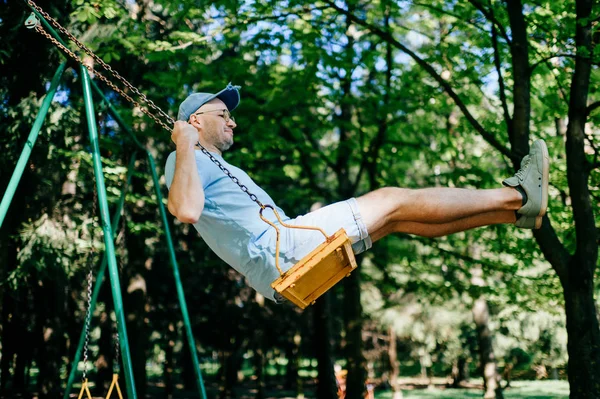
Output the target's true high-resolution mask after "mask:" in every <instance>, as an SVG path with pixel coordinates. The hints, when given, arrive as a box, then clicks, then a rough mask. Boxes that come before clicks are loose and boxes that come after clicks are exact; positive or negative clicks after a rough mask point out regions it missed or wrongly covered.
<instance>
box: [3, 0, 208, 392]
mask: <svg viewBox="0 0 600 399" xmlns="http://www.w3.org/2000/svg"><path fill="white" fill-rule="evenodd" d="M26 4H27V3H26ZM27 6H28V7H29V8H31V10H32V12H33V13H34V14H35V15H36V16H37V18H38V19H39V20H40V21H41V23H42V24H44V27H45V28H46V29H47V31H48V32H49V33H50V34H51V35H52V36H53V37H54V38H56V39H57V40H58V41H59V42H61V43H62V44H64V42H63V40H62V39H61V37H60V36H59V35H58V33H57V32H56V31H55V30H54V29H53V27H52V26H50V24H49V23H48V22H47V21H46V20H45V19H44V18H43V17H42V16H41V15H40V14H39V13H38V12H37V11H36V10H35V9H33V8H32V7H31V6H29V5H28V4H27ZM66 67H67V61H65V62H63V63H62V64H60V66H59V67H58V69H57V70H56V72H55V74H54V76H53V78H52V82H51V84H50V88H49V89H48V92H47V93H46V96H45V97H44V100H43V102H42V105H41V106H40V109H39V111H38V114H37V116H36V118H35V121H34V124H33V126H32V128H31V130H30V133H29V136H28V138H27V142H26V143H25V145H24V146H23V150H22V152H21V155H20V157H19V160H18V162H17V164H16V166H15V169H14V171H13V174H12V176H11V179H10V182H9V184H8V186H7V189H6V191H5V192H4V194H3V197H2V202H1V203H0V228H1V227H2V223H3V222H4V218H5V217H6V214H7V212H8V208H9V207H10V204H11V202H12V200H13V197H14V194H15V192H16V189H17V187H18V185H19V182H20V180H21V177H22V175H23V171H24V169H25V167H26V165H27V163H28V161H29V157H30V155H31V152H32V150H33V147H34V146H35V142H36V140H37V137H38V135H39V132H40V130H41V128H42V126H43V123H44V120H45V118H46V115H47V113H48V110H49V108H50V104H51V103H52V99H53V98H54V95H55V93H56V91H57V89H58V86H59V83H60V80H61V78H62V75H63V73H64V71H65V69H66ZM79 69H80V79H81V83H82V86H83V95H84V104H85V112H86V117H87V127H88V132H89V139H90V143H91V144H92V159H93V166H94V176H95V182H96V189H97V193H98V207H99V210H100V218H101V222H102V231H103V236H104V245H105V251H104V255H103V259H102V263H101V266H100V269H99V271H98V274H97V276H96V284H95V286H94V290H93V294H92V298H91V301H90V310H89V312H90V313H93V310H94V308H95V305H96V301H97V299H98V295H99V293H100V288H101V286H102V283H103V280H104V275H105V273H106V269H107V268H108V273H109V279H110V284H111V291H112V297H113V302H114V311H115V315H116V319H117V330H118V334H119V345H120V347H121V358H122V364H123V371H124V374H125V385H126V390H127V397H128V398H130V399H137V393H136V389H135V382H134V378H133V368H132V364H131V357H130V351H129V341H128V338H127V330H126V327H125V311H124V308H123V299H122V296H121V289H120V282H119V271H118V267H117V260H116V255H115V245H114V231H115V230H116V227H117V226H118V225H119V220H120V216H121V211H122V209H123V205H124V203H125V194H126V189H127V187H128V186H129V183H130V181H131V176H132V174H133V171H134V165H135V161H136V159H137V151H136V152H134V153H133V154H132V156H131V159H130V162H129V167H128V170H127V177H126V184H125V188H124V189H123V190H121V197H120V199H119V202H118V204H117V208H116V209H115V212H114V214H113V218H112V221H111V219H110V215H109V211H108V202H107V196H106V185H105V183H104V175H103V172H102V159H101V157H100V146H99V142H98V129H97V123H96V116H95V111H94V101H93V98H92V90H93V91H95V92H96V94H97V95H98V97H99V98H100V99H101V100H102V102H104V103H105V104H106V106H107V108H108V112H109V114H110V115H111V116H112V118H113V119H114V120H115V121H116V122H117V124H118V125H119V127H120V128H121V129H123V130H124V131H125V133H127V136H128V137H129V138H130V139H131V140H132V142H133V143H134V144H135V145H136V147H137V148H138V151H141V152H143V153H145V154H146V157H147V160H148V164H149V166H150V172H151V175H152V180H153V183H154V191H155V195H156V201H157V205H158V208H159V211H160V215H161V220H162V224H163V228H164V233H165V239H166V242H167V247H168V250H169V258H170V263H171V266H172V269H173V275H174V278H175V285H176V289H177V297H178V300H179V306H180V308H181V313H182V317H183V322H184V328H185V332H186V338H187V343H188V348H189V350H190V353H191V357H192V363H193V367H194V375H195V380H196V387H197V390H198V394H199V396H200V398H202V399H206V390H205V387H204V381H203V379H202V373H201V370H200V363H199V361H198V354H197V350H196V344H195V341H194V337H193V334H192V327H191V323H190V319H189V314H188V310H187V304H186V301H185V296H184V292H183V286H182V284H181V278H180V274H179V266H178V263H177V258H176V256H175V248H174V245H173V240H172V237H171V231H170V229H169V224H168V221H167V214H166V211H165V206H164V204H163V196H162V193H161V189H160V184H159V180H158V175H157V173H156V164H155V162H154V157H153V156H152V154H151V153H150V151H149V150H148V149H147V148H145V147H144V146H143V145H142V144H141V143H140V142H139V141H138V140H137V138H136V136H135V134H134V133H133V131H132V130H131V129H130V128H129V126H127V124H126V123H125V122H124V121H123V118H121V116H120V114H119V113H118V111H117V110H116V108H115V107H114V106H113V105H112V104H111V102H110V101H109V100H108V98H107V97H106V96H105V95H104V93H103V92H102V90H101V89H100V88H99V87H98V86H97V85H96V83H95V82H94V81H92V80H91V79H90V77H89V74H88V71H87V70H86V68H85V67H84V66H82V65H80V66H79ZM84 342H85V328H83V329H82V332H81V336H80V339H79V344H78V348H77V351H76V354H75V357H74V359H73V362H72V367H71V372H70V374H69V379H68V381H67V386H66V388H65V393H64V396H63V398H64V399H68V398H69V394H70V392H71V389H72V386H73V383H74V381H75V377H76V374H77V372H78V370H77V369H78V367H77V365H78V364H79V361H80V358H81V353H82V351H83V346H84ZM117 361H119V360H118V359H117Z"/></svg>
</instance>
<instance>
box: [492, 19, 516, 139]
mask: <svg viewBox="0 0 600 399" xmlns="http://www.w3.org/2000/svg"><path fill="white" fill-rule="evenodd" d="M492 46H493V47H494V65H495V66H496V72H497V73H498V90H499V92H500V101H501V102H502V110H503V111H504V121H505V122H506V126H507V128H508V136H509V137H512V135H513V126H512V118H511V116H510V112H509V111H508V101H507V100H506V88H505V86H504V78H503V77H502V68H501V61H500V50H499V49H498V35H497V32H496V27H495V25H493V24H492Z"/></svg>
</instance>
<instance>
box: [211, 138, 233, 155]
mask: <svg viewBox="0 0 600 399" xmlns="http://www.w3.org/2000/svg"><path fill="white" fill-rule="evenodd" d="M232 145H233V138H231V139H230V138H226V139H223V140H220V141H219V142H218V143H216V144H215V147H217V148H218V149H219V151H221V152H225V151H227V150H228V149H230V148H231V146H232Z"/></svg>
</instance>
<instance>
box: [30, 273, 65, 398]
mask: <svg viewBox="0 0 600 399" xmlns="http://www.w3.org/2000/svg"><path fill="white" fill-rule="evenodd" d="M65 284H66V278H65V276H64V275H63V274H62V269H55V273H54V275H53V276H50V277H49V278H46V279H45V281H44V282H43V283H42V284H41V285H40V286H39V287H38V288H37V289H36V290H35V291H36V292H35V301H36V304H37V306H36V310H37V311H38V312H39V313H38V314H39V315H42V317H41V318H40V320H39V328H38V334H39V341H38V342H40V346H39V347H38V349H39V352H38V367H39V374H38V389H39V397H40V398H56V397H59V396H60V394H61V393H62V387H61V383H60V382H61V378H60V368H61V366H62V356H63V355H64V354H65V350H64V344H65V341H64V339H63V338H64V335H63V331H64V327H63V318H64V313H63V308H64V304H65V298H64V289H63V287H64V286H65Z"/></svg>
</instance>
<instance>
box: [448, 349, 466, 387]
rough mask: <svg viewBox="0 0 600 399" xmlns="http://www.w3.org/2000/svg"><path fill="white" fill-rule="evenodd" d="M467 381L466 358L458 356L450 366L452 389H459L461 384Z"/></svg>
mask: <svg viewBox="0 0 600 399" xmlns="http://www.w3.org/2000/svg"><path fill="white" fill-rule="evenodd" d="M468 379H469V367H468V363H467V358H466V357H465V356H459V357H458V359H457V360H456V362H455V363H454V365H453V366H452V387H453V388H459V387H460V385H461V383H462V382H466V381H467V380H468Z"/></svg>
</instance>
